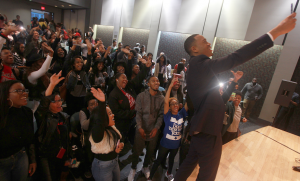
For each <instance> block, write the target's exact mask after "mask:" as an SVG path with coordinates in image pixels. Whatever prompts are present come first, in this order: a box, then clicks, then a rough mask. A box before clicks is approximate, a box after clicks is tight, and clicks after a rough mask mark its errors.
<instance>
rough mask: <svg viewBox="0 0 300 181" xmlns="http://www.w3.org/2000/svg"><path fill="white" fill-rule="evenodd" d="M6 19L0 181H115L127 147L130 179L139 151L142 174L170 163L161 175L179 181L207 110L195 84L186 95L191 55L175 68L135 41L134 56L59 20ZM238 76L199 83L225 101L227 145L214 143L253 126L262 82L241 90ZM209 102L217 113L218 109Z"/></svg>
mask: <svg viewBox="0 0 300 181" xmlns="http://www.w3.org/2000/svg"><path fill="white" fill-rule="evenodd" d="M1 17H2V16H1ZM1 17H0V25H1V27H0V31H1V34H0V49H1V60H0V61H1V65H0V75H1V77H0V99H1V105H0V148H1V149H0V150H1V156H0V180H5V181H17V180H26V179H27V178H28V177H31V179H32V180H47V181H57V180H62V181H63V180H67V179H68V177H70V176H69V175H70V174H69V172H70V170H75V171H74V172H72V173H73V175H75V176H83V177H86V178H91V177H93V178H94V179H95V180H96V181H109V180H114V181H119V180H120V170H122V169H123V168H124V163H123V162H120V161H119V158H120V157H122V156H123V155H125V154H126V153H127V152H128V151H129V150H132V155H131V156H129V157H130V158H131V160H130V163H131V171H130V173H129V175H128V180H129V181H133V180H134V177H135V175H136V173H137V170H136V169H137V164H138V163H139V162H140V160H139V156H140V155H143V154H145V159H144V162H143V168H142V173H143V174H144V175H145V177H146V179H147V180H152V179H153V177H154V174H155V172H156V170H157V168H158V167H159V166H160V165H161V166H162V167H163V168H165V167H166V166H165V165H166V160H167V157H168V165H167V172H166V174H165V176H166V177H167V179H168V180H173V179H174V177H173V175H172V170H173V165H174V159H175V156H176V154H177V153H178V152H179V155H180V161H179V162H180V165H182V164H183V165H186V162H188V161H189V160H190V157H191V154H190V153H189V154H188V152H189V148H190V145H192V144H191V142H193V139H192V137H195V136H193V134H190V132H191V131H198V133H199V132H201V130H195V129H196V127H193V128H191V120H192V118H193V116H194V113H195V115H196V117H199V107H201V106H203V105H202V104H200V106H199V105H197V104H195V100H194V99H193V97H194V94H195V93H194V91H195V90H197V89H198V88H199V87H198V88H195V89H193V90H191V93H190V90H189V92H188V91H187V86H186V85H187V77H188V75H187V74H188V71H187V69H188V67H189V65H186V62H187V61H186V59H185V58H182V59H181V60H180V61H179V62H178V64H176V66H175V67H174V70H172V67H171V60H169V59H168V58H167V55H166V54H165V53H163V52H161V53H160V55H159V56H158V58H157V59H156V60H153V54H152V53H150V52H148V53H147V52H146V47H145V45H142V46H140V44H139V43H137V44H136V47H134V48H132V49H131V47H130V46H129V45H123V44H122V42H119V43H118V42H117V41H116V40H113V41H112V44H111V45H104V44H103V42H102V41H101V37H97V38H96V39H95V40H94V39H93V32H92V29H91V28H90V30H91V31H90V32H87V33H85V34H83V33H81V31H80V30H78V29H77V28H75V29H74V31H72V30H66V29H65V28H64V26H63V24H61V23H54V22H53V21H50V22H49V21H48V20H46V19H40V20H37V19H36V18H34V19H33V21H32V24H31V27H27V29H24V28H22V27H21V26H22V25H23V23H22V21H21V20H20V16H17V19H16V20H14V21H7V18H6V19H5V18H1ZM13 22H14V23H13ZM193 38H194V37H193ZM188 41H189V39H188V40H187V43H188ZM208 44H209V43H208ZM66 45H67V46H66ZM209 46H210V44H209ZM66 47H68V48H67V49H66ZM186 50H187V52H188V53H189V54H190V55H191V50H189V49H186ZM172 61H173V62H174V61H176V60H172ZM192 71H193V70H192ZM205 71H208V70H204V72H205ZM232 74H233V78H231V79H230V80H229V81H228V85H227V86H226V88H224V89H222V90H221V91H219V89H218V88H216V87H217V85H218V84H212V83H210V82H207V80H203V83H205V82H206V85H208V88H214V89H215V90H216V91H214V93H217V94H213V95H212V96H210V95H207V94H206V95H205V96H206V98H205V99H206V100H210V99H211V100H213V99H215V98H214V96H219V97H221V98H220V100H222V104H223V107H224V110H225V111H224V110H223V109H222V111H223V113H222V114H221V117H224V119H223V118H222V119H223V125H222V128H221V129H220V130H219V131H220V134H222V139H220V140H219V139H215V141H219V142H220V143H221V142H222V141H223V144H225V143H227V142H229V141H231V140H233V139H235V138H236V137H238V136H239V135H240V132H239V129H238V127H239V122H240V121H243V122H246V121H247V119H248V118H249V116H250V113H251V109H252V108H253V106H254V104H255V102H253V98H254V101H255V100H258V99H260V98H261V95H262V89H261V87H260V86H259V85H256V79H253V81H252V83H251V84H250V83H249V85H248V84H246V85H245V87H244V88H243V89H242V91H239V90H238V87H237V85H238V84H237V83H238V80H239V79H240V78H241V77H242V76H243V72H241V71H237V72H233V71H232ZM194 81H196V80H194ZM197 81H198V80H197ZM214 83H215V82H214ZM190 85H191V84H190ZM193 85H194V84H193ZM195 85H196V83H195ZM203 90H205V89H203ZM200 93H201V92H200ZM243 94H246V95H245V100H244V106H243V108H241V107H240V106H239V105H240V102H241V100H242V97H243ZM246 100H247V101H246ZM200 102H201V101H200ZM200 102H199V103H200ZM245 102H246V104H245ZM222 104H220V105H221V107H222ZM195 105H196V106H197V107H195ZM206 105H208V106H209V105H210V106H211V107H210V109H211V110H213V109H216V108H215V107H212V106H215V105H214V104H210V103H209V102H206ZM224 105H225V106H224ZM194 107H195V110H194ZM200 113H201V111H200ZM224 114H225V116H224ZM207 116H208V117H211V118H213V119H215V118H217V117H218V116H220V115H214V114H213V112H210V113H209V114H207V115H204V117H206V118H208V117H207ZM209 124H210V123H207V125H206V126H208V127H209V126H210V125H209ZM202 126H205V125H202ZM206 128H207V127H206ZM203 129H204V128H203ZM221 130H222V131H221ZM205 133H209V132H205ZM200 134H201V133H200ZM201 136H203V135H201ZM201 136H199V138H197V139H200V137H201ZM205 136H206V138H205V139H214V138H210V137H208V136H207V135H205ZM216 145H217V146H218V144H216ZM144 148H146V153H143V150H144ZM193 149H194V147H193ZM168 154H169V156H168ZM194 154H195V153H194ZM189 155H190V157H189ZM185 159H187V160H188V161H186V162H184V161H185ZM152 163H153V164H152ZM151 165H152V166H151ZM208 165H209V164H208ZM190 166H194V164H191V165H190ZM200 167H201V168H202V166H200ZM180 168H181V167H180ZM183 168H185V167H183ZM186 168H188V167H186ZM205 169H206V168H205V166H203V170H205ZM179 170H181V171H182V170H183V171H184V169H179ZM189 171H192V170H189ZM28 173H29V174H28ZM182 175H184V174H182ZM213 178H214V177H213ZM175 180H176V178H175ZM177 180H181V179H177Z"/></svg>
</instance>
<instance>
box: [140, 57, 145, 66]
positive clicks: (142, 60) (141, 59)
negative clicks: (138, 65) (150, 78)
mask: <svg viewBox="0 0 300 181" xmlns="http://www.w3.org/2000/svg"><path fill="white" fill-rule="evenodd" d="M139 61H140V62H142V63H143V64H145V65H146V63H147V60H145V59H143V58H140V59H139Z"/></svg>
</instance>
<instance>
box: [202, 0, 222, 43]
mask: <svg viewBox="0 0 300 181" xmlns="http://www.w3.org/2000/svg"><path fill="white" fill-rule="evenodd" d="M222 2H223V0H210V1H209V5H208V11H207V16H206V21H205V26H204V29H203V34H202V35H203V36H204V37H205V38H206V40H207V42H210V43H213V42H214V38H215V32H216V29H217V26H218V19H219V16H220V12H221V8H222ZM212 48H213V47H212Z"/></svg>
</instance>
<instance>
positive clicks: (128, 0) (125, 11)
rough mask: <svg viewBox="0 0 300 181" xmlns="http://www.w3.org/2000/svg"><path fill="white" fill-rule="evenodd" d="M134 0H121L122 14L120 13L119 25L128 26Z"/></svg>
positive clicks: (129, 25) (130, 20)
mask: <svg viewBox="0 0 300 181" xmlns="http://www.w3.org/2000/svg"><path fill="white" fill-rule="evenodd" d="M134 2H135V0H123V4H122V15H121V27H125V28H130V27H131V22H132V17H133V11H134Z"/></svg>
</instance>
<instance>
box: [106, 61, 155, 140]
mask: <svg viewBox="0 0 300 181" xmlns="http://www.w3.org/2000/svg"><path fill="white" fill-rule="evenodd" d="M140 61H143V63H144V64H146V65H142V67H141V71H140V72H139V73H138V74H137V75H136V77H135V78H134V79H132V80H130V81H128V79H127V76H126V75H125V73H117V74H116V75H115V76H114V80H115V81H116V84H115V85H116V86H115V88H114V89H113V90H112V92H111V93H110V94H109V98H108V104H109V106H110V108H111V110H112V111H113V112H114V114H115V118H116V127H117V128H118V129H119V130H120V132H121V134H122V136H123V139H126V138H127V136H128V135H127V134H128V131H129V128H130V126H131V124H132V122H133V119H134V118H135V113H136V110H135V109H134V108H135V99H136V96H137V95H136V92H135V87H137V86H139V85H140V84H142V82H143V80H144V79H145V78H146V76H147V74H148V72H149V69H150V66H151V65H152V63H151V60H148V61H146V60H143V59H140Z"/></svg>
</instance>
